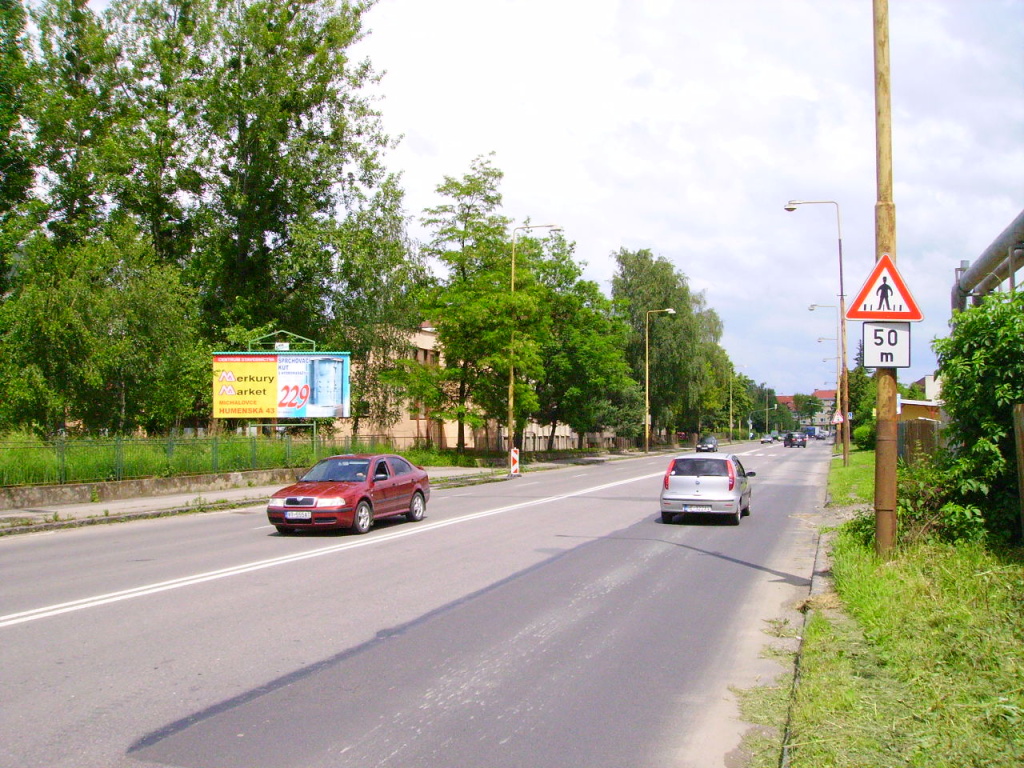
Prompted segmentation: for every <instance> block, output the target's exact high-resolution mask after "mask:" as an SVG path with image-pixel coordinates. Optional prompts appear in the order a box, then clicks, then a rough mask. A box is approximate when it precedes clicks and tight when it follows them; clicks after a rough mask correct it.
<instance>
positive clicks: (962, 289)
mask: <svg viewBox="0 0 1024 768" xmlns="http://www.w3.org/2000/svg"><path fill="white" fill-rule="evenodd" d="M1022 267H1024V210H1022V211H1021V212H1020V213H1019V214H1017V218H1015V219H1014V220H1013V221H1012V222H1010V225H1009V226H1008V227H1007V228H1006V229H1004V230H1003V231H1002V232H1001V233H1000V234H999V237H997V238H996V239H995V240H993V241H992V244H991V245H989V247H988V248H986V249H985V250H984V251H982V254H981V255H980V256H979V257H978V258H977V259H976V260H975V261H974V263H973V264H970V265H967V266H961V267H959V268H958V269H957V270H956V279H955V280H954V282H953V291H952V293H951V295H950V306H951V308H952V309H953V310H955V311H960V312H962V311H963V310H965V309H966V308H967V297H968V296H973V297H974V300H975V302H977V301H978V299H979V298H980V297H982V296H985V295H986V294H989V293H992V291H994V290H995V289H996V288H998V287H999V285H1000V284H1001V283H1003V282H1004V281H1005V280H1007V279H1009V280H1010V283H1011V288H1016V278H1015V275H1016V273H1017V270H1019V269H1021V268H1022Z"/></svg>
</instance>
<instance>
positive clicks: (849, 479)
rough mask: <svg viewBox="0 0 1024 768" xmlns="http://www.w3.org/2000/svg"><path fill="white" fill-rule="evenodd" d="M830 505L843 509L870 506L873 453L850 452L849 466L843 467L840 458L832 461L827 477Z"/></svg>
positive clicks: (873, 467)
mask: <svg viewBox="0 0 1024 768" xmlns="http://www.w3.org/2000/svg"><path fill="white" fill-rule="evenodd" d="M828 492H829V497H830V499H831V502H830V503H831V504H833V505H836V506H840V507H845V506H850V505H855V504H870V503H871V502H872V501H874V498H875V452H874V451H862V450H857V449H854V450H851V451H850V466H848V467H844V466H843V459H842V457H841V456H840V457H837V458H834V459H832V469H831V471H830V472H829V477H828Z"/></svg>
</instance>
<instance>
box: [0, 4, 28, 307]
mask: <svg viewBox="0 0 1024 768" xmlns="http://www.w3.org/2000/svg"><path fill="white" fill-rule="evenodd" d="M25 22H26V14H25V9H24V7H23V6H22V4H21V2H20V0H0V298H2V297H3V295H4V294H5V293H6V290H7V281H8V279H9V271H10V269H11V266H12V263H11V261H12V260H11V254H12V252H13V251H14V249H15V247H16V245H17V241H18V237H17V234H16V232H15V231H14V228H13V226H12V219H13V217H14V215H15V211H16V210H17V207H18V206H20V205H21V204H22V203H24V202H25V200H27V199H28V192H29V189H30V187H31V185H32V162H31V159H30V157H29V149H30V144H29V137H28V136H27V135H26V128H27V126H26V125H25V120H26V116H25V109H26V104H27V103H28V102H29V101H30V100H31V98H32V84H33V80H32V78H31V76H30V74H29V68H28V62H27V61H26V57H25V51H26V49H27V46H28V36H27V34H26V31H25Z"/></svg>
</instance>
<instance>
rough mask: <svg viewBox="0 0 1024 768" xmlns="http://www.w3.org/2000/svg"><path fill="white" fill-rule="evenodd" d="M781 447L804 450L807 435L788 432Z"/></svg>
mask: <svg viewBox="0 0 1024 768" xmlns="http://www.w3.org/2000/svg"><path fill="white" fill-rule="evenodd" d="M783 445H785V446H786V447H787V448H806V447H807V435H805V434H804V433H803V432H789V433H787V434H786V439H785V440H784V441H783Z"/></svg>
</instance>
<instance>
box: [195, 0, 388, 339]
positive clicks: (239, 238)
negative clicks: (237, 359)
mask: <svg viewBox="0 0 1024 768" xmlns="http://www.w3.org/2000/svg"><path fill="white" fill-rule="evenodd" d="M372 4H373V3H372V2H345V3H340V4H339V3H336V2H333V1H332V0H303V1H301V2H299V1H298V0H293V1H291V2H283V3H282V2H278V1H277V0H220V1H219V2H218V3H217V5H216V26H217V31H218V38H217V41H216V45H215V47H214V49H213V50H212V51H211V52H210V62H209V65H210V69H211V71H210V75H209V89H208V90H207V91H206V92H205V93H204V94H203V96H204V107H205V109H204V110H203V113H202V119H203V122H204V130H205V131H206V132H207V134H208V136H209V147H210V148H211V150H212V151H213V152H214V156H213V158H212V160H213V162H212V163H211V166H210V168H211V170H212V174H211V178H210V190H211V199H212V205H211V206H210V208H209V217H208V221H206V222H205V223H204V227H205V232H204V233H203V242H202V243H201V248H202V252H203V253H202V260H201V261H200V262H199V263H198V264H197V266H198V274H196V275H195V276H194V279H195V280H197V285H202V286H203V301H204V306H205V307H206V310H207V312H208V314H209V316H210V318H211V319H212V320H213V322H214V324H215V325H226V324H235V325H245V326H248V327H255V326H258V325H262V324H264V323H266V322H268V321H274V322H276V324H277V325H278V326H279V327H282V328H287V329H290V330H292V331H293V332H296V333H299V334H301V335H305V336H311V337H314V336H317V335H319V333H320V332H321V331H322V329H323V327H324V325H325V322H326V318H325V303H324V300H323V297H324V296H325V295H326V294H329V293H330V291H331V288H332V276H333V265H334V262H335V260H336V259H343V258H344V257H345V254H343V253H339V252H337V251H336V250H335V249H334V248H333V247H332V244H334V243H336V242H337V239H338V238H339V235H338V233H337V228H338V222H339V219H340V218H344V215H345V213H346V212H348V211H351V210H353V209H356V208H358V207H359V206H360V205H361V204H363V203H365V201H366V200H367V198H368V197H370V196H372V194H373V190H375V189H376V188H377V187H378V186H379V185H380V183H381V182H382V181H383V180H384V179H385V178H386V177H387V173H386V171H385V169H384V168H383V167H382V165H381V161H380V155H381V152H382V151H383V150H384V149H385V148H387V147H388V146H390V140H389V138H388V137H387V136H386V135H385V134H384V132H383V129H382V126H381V123H380V119H379V114H378V112H377V111H375V110H374V109H373V107H372V104H371V101H370V98H369V96H368V95H366V94H365V93H364V89H365V87H366V86H368V85H369V84H371V83H373V82H376V81H377V79H378V75H377V74H376V73H375V72H374V70H373V68H372V66H371V65H370V63H369V62H367V61H354V60H353V58H352V52H351V49H352V47H353V46H354V45H355V44H356V43H357V42H358V41H359V40H360V39H361V38H362V36H363V34H364V31H363V17H364V14H365V13H366V11H367V10H368V9H369V8H370V7H371V6H372Z"/></svg>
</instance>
